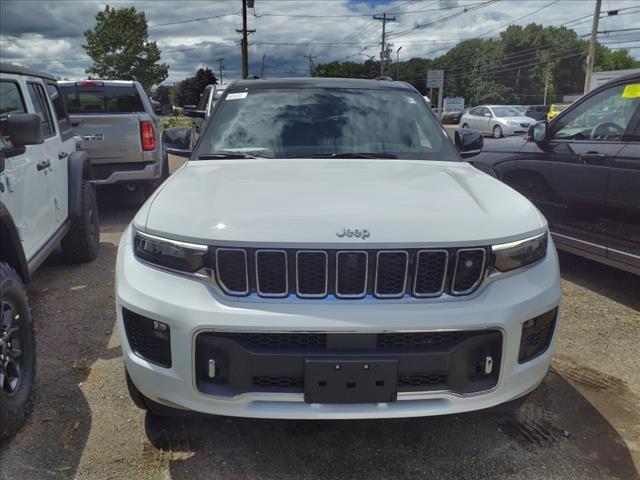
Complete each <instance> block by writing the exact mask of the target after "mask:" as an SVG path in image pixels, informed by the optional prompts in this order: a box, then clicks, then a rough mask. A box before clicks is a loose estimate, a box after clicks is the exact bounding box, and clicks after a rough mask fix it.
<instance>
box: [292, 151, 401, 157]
mask: <svg viewBox="0 0 640 480" xmlns="http://www.w3.org/2000/svg"><path fill="white" fill-rule="evenodd" d="M288 158H398V156H397V155H392V154H390V153H376V152H344V153H339V152H338V153H319V154H316V155H294V156H292V157H288Z"/></svg>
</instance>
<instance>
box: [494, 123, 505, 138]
mask: <svg viewBox="0 0 640 480" xmlns="http://www.w3.org/2000/svg"><path fill="white" fill-rule="evenodd" d="M502 137H503V135H502V128H501V127H500V125H496V126H495V127H493V138H502Z"/></svg>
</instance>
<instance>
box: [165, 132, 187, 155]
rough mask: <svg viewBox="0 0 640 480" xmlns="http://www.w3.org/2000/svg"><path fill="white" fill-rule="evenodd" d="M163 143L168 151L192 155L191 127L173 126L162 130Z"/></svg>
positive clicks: (172, 153) (173, 153) (174, 153)
mask: <svg viewBox="0 0 640 480" xmlns="http://www.w3.org/2000/svg"><path fill="white" fill-rule="evenodd" d="M162 145H163V146H164V148H165V150H166V151H167V153H170V154H171V155H177V156H178V157H185V158H189V157H191V127H172V128H167V129H165V130H164V131H163V132H162Z"/></svg>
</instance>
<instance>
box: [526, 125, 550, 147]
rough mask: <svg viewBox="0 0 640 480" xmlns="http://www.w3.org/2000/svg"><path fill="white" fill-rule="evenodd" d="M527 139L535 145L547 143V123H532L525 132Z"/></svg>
mask: <svg viewBox="0 0 640 480" xmlns="http://www.w3.org/2000/svg"><path fill="white" fill-rule="evenodd" d="M527 139H528V140H533V141H534V142H536V143H543V142H546V141H547V121H546V120H542V121H540V122H537V123H534V124H533V125H531V126H530V127H529V131H528V132H527Z"/></svg>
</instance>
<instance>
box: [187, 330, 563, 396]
mask: <svg viewBox="0 0 640 480" xmlns="http://www.w3.org/2000/svg"><path fill="white" fill-rule="evenodd" d="M469 330H498V331H499V332H500V334H501V335H502V351H501V352H500V371H499V372H498V381H497V382H496V384H495V386H493V387H492V388H490V389H487V390H482V391H479V392H473V393H457V392H454V391H452V390H423V391H416V392H398V400H400V399H401V397H404V398H402V400H413V399H414V398H411V397H420V398H415V400H418V399H420V400H421V399H423V398H424V397H442V396H443V395H448V396H452V397H457V398H469V397H477V396H479V395H486V394H489V393H492V392H495V391H496V390H498V389H499V388H500V387H501V386H502V381H503V377H504V375H503V373H504V368H505V364H506V362H505V361H504V358H505V355H506V352H507V341H506V338H507V332H506V330H505V329H504V327H503V326H502V325H479V326H469V327H465V328H433V329H428V330H424V329H418V330H413V329H406V330H403V329H397V330H394V329H389V330H375V329H362V330H338V331H327V330H280V329H277V330H264V329H258V330H256V329H255V328H252V329H245V328H240V329H237V328H201V329H198V330H196V331H194V332H193V337H192V339H191V386H192V388H193V391H194V392H196V394H197V395H198V396H200V397H201V398H203V399H209V400H214V401H228V402H234V401H238V400H242V399H244V398H247V397H252V396H259V397H264V398H265V400H271V399H273V400H275V401H283V402H287V401H291V400H290V399H291V398H296V400H294V401H299V402H304V394H302V393H274V392H245V393H240V394H238V395H232V396H220V395H209V394H207V393H202V392H201V391H200V390H199V389H198V385H197V382H196V355H195V352H196V339H197V338H198V335H200V334H201V333H206V332H212V333H216V332H220V333H324V334H333V333H365V334H366V333H376V334H380V333H433V332H466V331H469ZM557 334H558V331H557V328H556V329H555V331H554V333H553V336H555V335H557ZM552 341H553V337H552ZM546 353H549V349H548V350H547V352H546ZM541 357H542V355H541ZM539 358H540V357H538V359H539ZM536 360H537V359H536Z"/></svg>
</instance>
